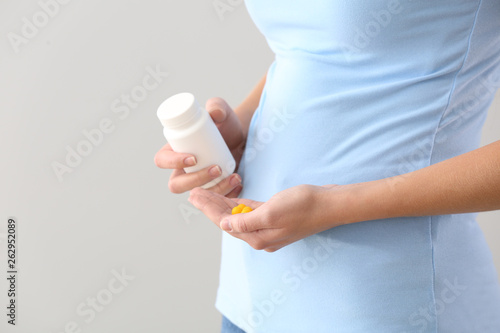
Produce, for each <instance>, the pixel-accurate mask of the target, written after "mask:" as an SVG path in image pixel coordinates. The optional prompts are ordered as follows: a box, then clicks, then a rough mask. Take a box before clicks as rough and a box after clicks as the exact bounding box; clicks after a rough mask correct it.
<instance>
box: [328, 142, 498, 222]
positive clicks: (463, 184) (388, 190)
mask: <svg viewBox="0 0 500 333" xmlns="http://www.w3.org/2000/svg"><path fill="white" fill-rule="evenodd" d="M340 188H342V187H340ZM330 192H331V195H337V198H338V193H335V192H336V189H335V188H332V189H331V190H330ZM337 192H338V191H337ZM341 192H342V191H341ZM331 199H333V198H331ZM333 200H334V199H333ZM342 200H343V205H344V208H343V209H342V210H341V215H343V216H342V217H341V218H342V219H344V221H343V222H344V223H353V222H360V221H368V220H375V219H382V218H392V217H404V216H429V215H444V214H460V213H470V212H480V211H489V210H497V209H500V141H497V142H495V143H492V144H490V145H487V146H485V147H482V148H480V149H477V150H474V151H471V152H469V153H466V154H463V155H460V156H457V157H454V158H451V159H449V160H446V161H443V162H441V163H437V164H434V165H431V166H429V167H426V168H423V169H420V170H417V171H414V172H411V173H407V174H404V175H400V176H395V177H391V178H387V179H381V180H377V181H372V182H367V183H360V184H354V185H348V186H347V191H345V192H344V195H342ZM330 205H331V202H330ZM337 213H338V211H337Z"/></svg>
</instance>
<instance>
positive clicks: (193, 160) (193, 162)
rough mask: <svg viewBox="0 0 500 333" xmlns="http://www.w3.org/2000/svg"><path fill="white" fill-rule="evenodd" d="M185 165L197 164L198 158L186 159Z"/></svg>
mask: <svg viewBox="0 0 500 333" xmlns="http://www.w3.org/2000/svg"><path fill="white" fill-rule="evenodd" d="M184 164H186V165H195V164H196V158H194V156H191V157H186V158H185V159H184Z"/></svg>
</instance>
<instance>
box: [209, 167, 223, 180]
mask: <svg viewBox="0 0 500 333" xmlns="http://www.w3.org/2000/svg"><path fill="white" fill-rule="evenodd" d="M208 173H209V174H210V176H212V177H213V178H216V177H219V176H220V175H221V174H222V170H221V168H220V166H218V165H216V166H214V167H211V168H210V169H209V170H208Z"/></svg>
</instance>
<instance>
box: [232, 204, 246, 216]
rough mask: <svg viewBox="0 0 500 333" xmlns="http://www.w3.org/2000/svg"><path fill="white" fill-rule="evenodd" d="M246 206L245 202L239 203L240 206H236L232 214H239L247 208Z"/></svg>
mask: <svg viewBox="0 0 500 333" xmlns="http://www.w3.org/2000/svg"><path fill="white" fill-rule="evenodd" d="M245 207H246V206H245V205H244V204H239V205H238V206H236V207H234V208H233V210H232V211H231V214H233V215H234V214H239V213H241V211H242V210H243V208H245Z"/></svg>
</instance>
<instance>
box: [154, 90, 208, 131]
mask: <svg viewBox="0 0 500 333" xmlns="http://www.w3.org/2000/svg"><path fill="white" fill-rule="evenodd" d="M200 110H201V108H200V105H199V104H198V102H197V101H196V99H195V98H194V96H193V94H190V93H180V94H177V95H174V96H172V97H170V98H168V99H166V100H165V101H164V102H163V103H161V105H160V106H159V107H158V112H157V113H156V115H157V116H158V118H159V119H160V121H161V123H162V124H163V127H166V128H175V127H179V126H182V125H184V124H186V123H188V122H189V121H190V120H192V119H193V118H194V117H196V116H197V115H198V113H199V112H200Z"/></svg>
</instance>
